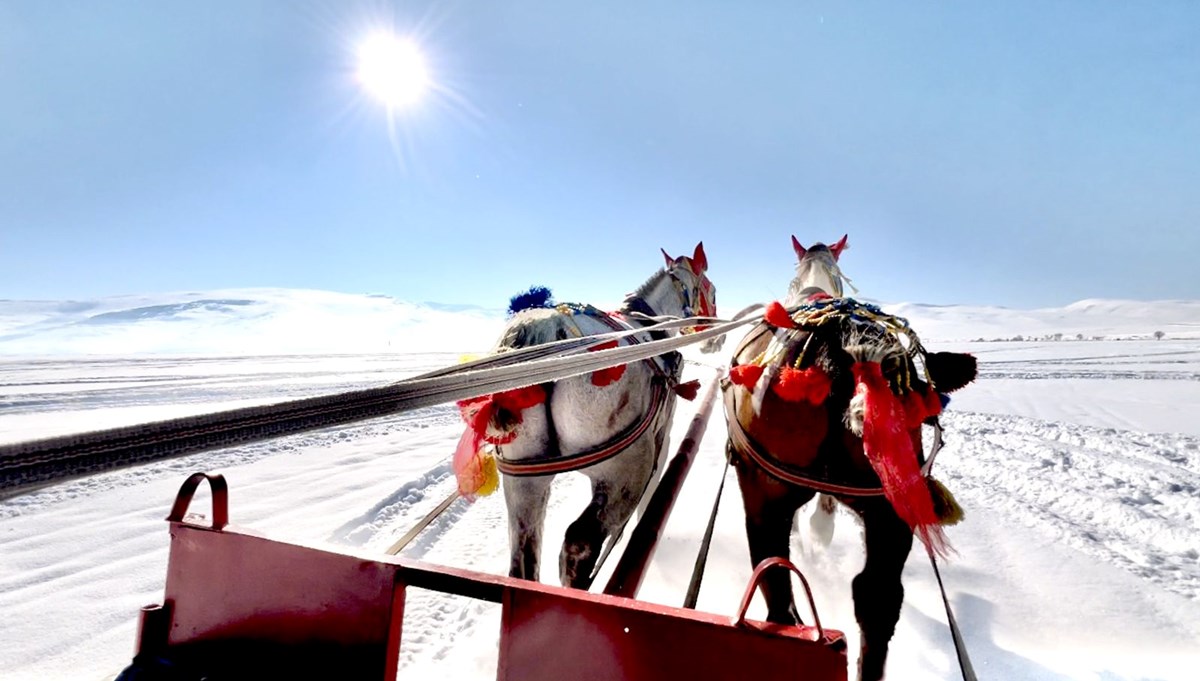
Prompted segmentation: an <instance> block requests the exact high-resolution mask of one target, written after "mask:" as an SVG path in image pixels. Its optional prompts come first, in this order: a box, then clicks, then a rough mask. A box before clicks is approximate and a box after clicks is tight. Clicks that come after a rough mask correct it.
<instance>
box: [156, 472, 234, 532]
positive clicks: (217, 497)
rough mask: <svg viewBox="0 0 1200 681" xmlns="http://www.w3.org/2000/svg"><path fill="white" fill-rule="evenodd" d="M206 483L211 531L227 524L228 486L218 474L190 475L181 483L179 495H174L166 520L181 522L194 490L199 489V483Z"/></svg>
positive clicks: (194, 492)
mask: <svg viewBox="0 0 1200 681" xmlns="http://www.w3.org/2000/svg"><path fill="white" fill-rule="evenodd" d="M203 480H207V481H208V486H209V487H210V488H211V489H212V504H213V512H212V529H214V530H220V529H223V528H224V527H225V526H226V525H228V524H229V485H228V484H226V483H225V476H223V475H221V474H220V473H211V474H210V473H192V474H191V475H189V476H188V479H187V480H184V481H183V486H182V487H180V488H179V494H176V495H175V505H174V506H172V507H171V515H169V516H167V520H169V521H171V522H173V523H181V522H183V517H184V516H185V515H187V510H188V506H189V505H190V504H191V503H192V497H193V496H195V494H196V489H197V488H198V487H200V482H201V481H203Z"/></svg>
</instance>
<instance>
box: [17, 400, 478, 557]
mask: <svg viewBox="0 0 1200 681" xmlns="http://www.w3.org/2000/svg"><path fill="white" fill-rule="evenodd" d="M459 422H460V419H459V416H458V410H457V409H456V408H455V407H454V406H453V405H449V406H446V405H443V406H437V407H424V408H421V409H416V410H413V411H411V412H406V413H401V414H395V415H392V416H387V417H382V418H379V419H376V420H372V421H364V422H361V423H359V424H355V425H348V426H333V427H330V428H326V429H323V430H316V431H312V432H309V433H300V434H297V435H290V436H286V437H280V438H276V439H273V440H264V441H262V442H256V443H251V444H246V445H240V446H232V447H227V448H224V449H219V450H214V451H208V452H199V453H196V454H189V455H186V456H182V457H179V458H174V459H163V460H159V461H154V462H148V463H144V464H142V465H140V466H138V467H137V468H135V469H133V470H132V471H114V472H107V473H106V472H100V473H95V474H92V475H88V476H86V477H81V478H78V479H75V480H70V481H67V482H62V483H57V484H53V485H48V486H47V487H44V488H42V489H40V490H35V491H32V492H28V493H25V494H22V495H19V496H16V497H13V498H11V499H7V500H3V501H0V520H3V519H5V518H9V517H12V516H15V515H17V514H19V513H22V512H24V511H23V510H22V509H26V510H27V509H30V508H33V507H36V506H38V505H41V504H44V503H53V502H56V501H58V500H62V499H70V498H74V497H77V496H82V495H86V494H92V493H96V492H102V491H105V490H110V489H121V488H132V487H137V486H139V485H141V484H143V483H144V482H146V481H148V480H157V479H161V478H176V477H179V476H187V475H190V474H191V473H194V472H195V471H197V470H221V469H225V468H231V467H234V466H239V465H244V464H249V463H253V462H255V461H259V460H261V459H265V458H268V457H271V456H276V455H279V454H286V453H291V452H300V451H309V450H312V451H319V450H321V449H330V448H335V447H337V446H339V445H343V444H345V443H348V442H353V441H356V440H372V439H376V438H381V437H386V436H389V435H394V434H403V433H413V437H414V439H412V440H406V441H407V442H411V443H419V442H420V441H421V432H422V431H424V430H426V429H431V430H436V431H439V432H444V428H445V427H446V426H449V425H452V424H457V423H459ZM343 461H344V462H346V463H353V462H352V461H345V460H343ZM446 469H447V471H448V470H449V464H446ZM347 541H349V540H347ZM349 543H352V542H349Z"/></svg>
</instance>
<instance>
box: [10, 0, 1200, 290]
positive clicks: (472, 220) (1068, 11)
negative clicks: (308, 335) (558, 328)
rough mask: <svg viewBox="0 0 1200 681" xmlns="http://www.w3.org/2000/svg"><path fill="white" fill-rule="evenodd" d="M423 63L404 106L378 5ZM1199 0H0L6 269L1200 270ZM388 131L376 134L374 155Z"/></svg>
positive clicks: (903, 282) (734, 274) (289, 277)
mask: <svg viewBox="0 0 1200 681" xmlns="http://www.w3.org/2000/svg"><path fill="white" fill-rule="evenodd" d="M384 26H386V27H391V28H394V29H395V30H396V31H397V32H400V33H403V34H409V35H414V36H416V37H417V39H418V40H419V41H420V43H421V45H422V48H423V49H424V51H425V53H426V59H427V60H428V63H429V67H430V70H431V72H432V78H433V79H434V80H435V81H436V82H437V83H438V84H439V90H438V92H437V93H436V94H435V95H434V96H432V97H429V98H427V99H426V100H424V101H423V102H422V103H421V105H420V106H419V107H418V108H416V109H414V110H412V111H407V112H404V113H402V114H400V115H398V117H397V118H396V119H395V120H394V122H393V123H392V124H391V125H392V126H393V129H394V135H395V140H396V144H393V143H392V142H391V141H390V139H389V120H388V116H387V113H386V110H385V108H384V107H383V106H381V105H380V104H378V103H377V102H375V101H373V100H371V99H369V98H368V97H367V96H366V95H364V93H363V92H362V90H361V88H360V87H359V86H358V84H357V83H356V82H355V78H354V70H355V46H356V44H357V43H358V41H360V40H361V39H362V37H363V36H365V35H366V34H367V33H369V32H370V31H371V30H372V29H376V28H379V27H384ZM1198 30H1200V3H1196V2H1188V1H1182V2H1168V1H1165V0H1162V1H1155V2H1141V3H1131V2H1105V1H1100V0H1089V1H1085V2H1047V1H1045V0H1040V1H1037V2H1015V1H1012V2H877V3H875V2H797V1H787V2H766V1H762V2H753V3H747V2H732V1H722V2H688V3H681V2H671V3H668V2H656V1H644V0H643V1H640V2H614V3H598V2H568V1H565V0H546V1H543V2H520V1H506V2H483V1H479V2H432V3H427V2H402V3H400V2H398V3H386V2H381V1H375V2H357V3H356V2H349V1H344V0H325V1H324V2H300V1H288V2H285V1H283V0H278V1H272V2H266V1H253V0H214V1H211V2H197V1H196V0H188V1H187V2H175V1H167V0H158V1H155V2H75V1H71V2H59V1H54V0H39V1H36V2H35V1H32V0H29V1H17V2H6V3H3V4H0V298H33V299H65V298H75V299H79V298H90V297H95V296H102V295H111V294H124V293H154V292H167V291H184V290H186V291H191V290H203V289H212V288H228V287H243V286H281V287H305V288H320V289H330V290H336V291H345V292H364V293H366V292H371V293H385V294H389V295H394V296H396V297H399V298H403V299H408V300H415V301H421V300H434V301H440V302H447V303H478V304H483V305H487V306H500V305H503V304H504V303H505V302H506V300H507V296H508V294H510V293H513V292H515V291H516V290H517V289H519V288H522V287H525V286H528V285H529V284H533V283H540V284H546V285H549V286H551V287H553V288H554V289H555V290H556V293H557V294H558V296H559V298H560V299H567V300H580V301H596V302H608V301H613V300H618V299H619V298H620V296H621V295H622V294H624V293H625V292H626V291H628V290H630V289H632V288H633V287H634V286H636V285H637V284H639V283H640V282H641V281H642V280H643V279H644V278H645V277H646V276H648V275H649V274H650V273H651V272H652V271H653V270H654V269H655V268H657V267H658V266H659V265H660V264H661V257H660V256H659V254H658V249H659V248H660V247H663V248H666V249H667V250H668V251H670V252H671V253H672V254H679V253H686V252H690V251H691V249H692V247H693V246H694V245H695V243H696V242H697V241H698V240H701V239H703V241H704V243H705V245H706V248H707V251H708V256H709V261H710V264H711V276H712V278H713V281H714V282H715V283H716V284H717V287H718V289H719V291H720V302H722V303H724V304H725V305H724V308H725V309H724V311H729V308H730V307H732V306H733V305H740V304H743V303H748V302H753V301H759V300H768V299H771V298H776V297H779V296H781V295H782V294H783V293H784V291H785V290H786V286H787V281H788V279H789V278H790V276H791V272H792V264H793V262H794V256H793V255H792V252H791V248H790V245H789V244H790V238H789V237H790V235H792V234H795V235H796V236H797V237H799V239H800V240H801V242H803V243H805V244H806V245H807V244H808V243H810V242H812V241H818V240H820V241H831V240H833V239H836V238H838V237H840V236H841V235H842V234H843V233H846V232H848V233H849V235H850V246H851V248H850V250H849V251H847V253H846V254H845V255H844V256H843V268H844V270H845V271H846V273H847V274H848V275H849V276H850V277H851V278H852V279H853V280H854V282H855V284H856V285H858V287H859V288H860V290H861V294H862V295H864V296H867V297H870V298H875V299H880V300H885V301H892V302H899V301H917V302H928V303H986V304H1000V305H1010V306H1017V307H1036V306H1042V305H1058V304H1064V303H1069V302H1071V301H1074V300H1078V299H1081V298H1088V297H1128V298H1200V273H1198V270H1197V265H1196V259H1197V256H1200V38H1198V36H1200V33H1197V31H1198ZM397 152H399V153H397Z"/></svg>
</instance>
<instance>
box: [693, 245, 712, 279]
mask: <svg viewBox="0 0 1200 681" xmlns="http://www.w3.org/2000/svg"><path fill="white" fill-rule="evenodd" d="M692 264H693V265H695V266H696V271H697V272H704V271H706V270H707V269H708V256H706V255H704V242H703V241H701V242H700V243H698V244H696V252H695V253H693V254H692Z"/></svg>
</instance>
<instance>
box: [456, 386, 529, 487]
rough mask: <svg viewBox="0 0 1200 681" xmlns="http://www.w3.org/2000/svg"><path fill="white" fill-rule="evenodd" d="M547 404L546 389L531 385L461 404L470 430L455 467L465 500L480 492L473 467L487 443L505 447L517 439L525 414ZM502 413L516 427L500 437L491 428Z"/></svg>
mask: <svg viewBox="0 0 1200 681" xmlns="http://www.w3.org/2000/svg"><path fill="white" fill-rule="evenodd" d="M545 401H546V389H545V388H543V387H542V386H540V385H531V386H528V387H525V388H515V389H513V390H506V391H504V392H502V393H495V394H492V395H483V396H482V397H472V398H470V399H466V400H460V401H459V402H458V411H459V414H460V415H462V419H463V421H464V422H466V424H467V430H466V432H464V433H463V435H462V437H461V438H459V440H458V447H456V448H455V450H454V459H453V462H452V465H453V468H454V475H455V477H456V478H457V479H458V484H459V491H460V492H463V495H464V496H468V498H469V496H470V495H471V494H474V491H475V490H476V489H478V485H477V484H474V483H472V479H473V478H474V476H475V474H474V473H472V472H471V471H472V470H473V469H472V468H471V463H472V461H473V460H474V459H475V455H476V453H477V452H478V451H479V449H480V447H482V446H483V443H484V442H488V443H490V444H494V445H504V444H508V443H509V442H512V441H513V440H515V439H517V429H516V427H515V424H519V423H521V412H522V411H524V410H526V409H528V408H530V407H532V406H535V405H538V404H541V403H542V402H545ZM501 409H503V410H504V411H507V412H510V413H511V414H513V422H514V427H513V429H512V430H510V431H508V432H500V433H497V432H494V431H491V430H490V426H491V422H492V417H493V416H495V415H496V412H497V411H498V410H501ZM464 490H470V491H469V492H466V491H464Z"/></svg>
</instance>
